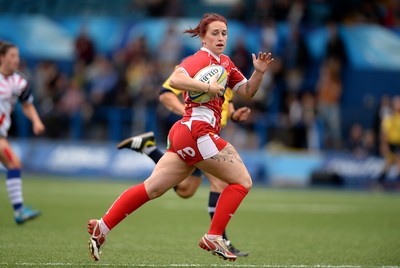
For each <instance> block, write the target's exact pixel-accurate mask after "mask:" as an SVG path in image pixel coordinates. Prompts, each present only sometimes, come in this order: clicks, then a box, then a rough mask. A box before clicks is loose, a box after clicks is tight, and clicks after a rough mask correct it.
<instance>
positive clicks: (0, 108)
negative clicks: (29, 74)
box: [0, 41, 44, 224]
mask: <svg viewBox="0 0 400 268" xmlns="http://www.w3.org/2000/svg"><path fill="white" fill-rule="evenodd" d="M19 62H20V58H19V50H18V48H17V47H16V46H15V45H13V44H11V43H8V42H3V41H2V42H0V92H1V93H2V94H0V161H1V163H3V165H4V166H5V168H6V169H7V179H6V187H7V192H8V196H9V198H10V201H11V204H12V205H13V208H14V218H15V221H16V223H17V224H22V223H24V222H26V221H28V220H31V219H33V218H36V217H37V216H39V215H40V213H39V211H37V210H32V209H30V208H29V207H26V206H24V200H23V195H22V180H21V168H22V165H21V160H20V159H19V158H18V156H17V155H16V154H15V152H14V151H13V149H12V148H11V145H10V143H9V142H8V140H7V135H8V130H9V128H10V126H11V113H12V111H13V108H14V105H15V104H16V102H17V101H20V102H21V104H22V111H23V113H24V114H25V116H26V117H27V118H28V119H29V120H31V121H32V128H33V133H34V134H35V135H37V134H40V133H42V132H43V131H44V125H43V123H42V121H41V120H40V118H39V116H38V113H37V111H36V108H35V107H34V106H33V96H32V92H31V89H30V87H29V84H28V81H27V79H26V78H25V77H24V76H23V75H22V74H21V73H20V72H18V71H17V69H18V66H19Z"/></svg>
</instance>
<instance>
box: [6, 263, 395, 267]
mask: <svg viewBox="0 0 400 268" xmlns="http://www.w3.org/2000/svg"><path fill="white" fill-rule="evenodd" d="M0 266H1V267H4V266H5V267H6V266H37V267H46V266H53V267H59V266H71V267H88V266H93V267H95V266H97V267H99V266H101V267H241V268H400V266H373V265H370V266H363V265H330V264H316V265H306V264H293V265H279V264H254V265H253V264H207V265H203V264H193V263H192V264H191V263H171V264H140V263H131V264H113V263H93V264H88V263H71V262H67V263H64V262H17V263H7V262H0Z"/></svg>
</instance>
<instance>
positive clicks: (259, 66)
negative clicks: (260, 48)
mask: <svg viewBox="0 0 400 268" xmlns="http://www.w3.org/2000/svg"><path fill="white" fill-rule="evenodd" d="M251 57H252V58H253V65H254V69H255V70H256V71H257V72H260V73H262V74H264V73H265V72H266V71H267V69H268V67H269V65H270V64H271V63H272V62H273V61H274V58H272V56H271V53H268V54H267V53H265V52H264V53H262V52H259V53H258V56H257V58H256V55H255V54H254V53H252V54H251Z"/></svg>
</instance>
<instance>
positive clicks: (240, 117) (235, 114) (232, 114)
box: [228, 102, 251, 123]
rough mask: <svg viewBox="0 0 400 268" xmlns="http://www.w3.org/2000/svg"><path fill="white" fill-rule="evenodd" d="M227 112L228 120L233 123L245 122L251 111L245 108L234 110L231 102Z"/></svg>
mask: <svg viewBox="0 0 400 268" xmlns="http://www.w3.org/2000/svg"><path fill="white" fill-rule="evenodd" d="M228 110H229V118H230V119H231V120H232V121H233V122H235V123H241V122H244V121H246V120H247V119H248V118H249V115H250V113H251V109H250V108H249V107H246V106H244V107H240V108H238V109H235V106H234V105H233V103H232V102H229V106H228Z"/></svg>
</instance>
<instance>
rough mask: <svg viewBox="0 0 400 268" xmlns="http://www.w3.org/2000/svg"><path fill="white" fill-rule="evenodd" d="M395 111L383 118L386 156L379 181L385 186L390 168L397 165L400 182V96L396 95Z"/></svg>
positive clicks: (383, 138) (383, 143)
mask: <svg viewBox="0 0 400 268" xmlns="http://www.w3.org/2000/svg"><path fill="white" fill-rule="evenodd" d="M392 107H393V112H392V114H391V115H389V116H387V117H385V118H384V119H383V120H382V126H381V148H380V149H381V152H382V155H383V157H384V158H385V168H384V170H383V172H382V175H381V176H380V177H379V179H378V182H379V184H380V185H381V186H384V183H385V179H386V175H387V172H388V170H389V169H390V168H391V167H392V165H393V164H395V165H396V167H397V171H398V175H397V182H400V96H394V97H393V100H392Z"/></svg>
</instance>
